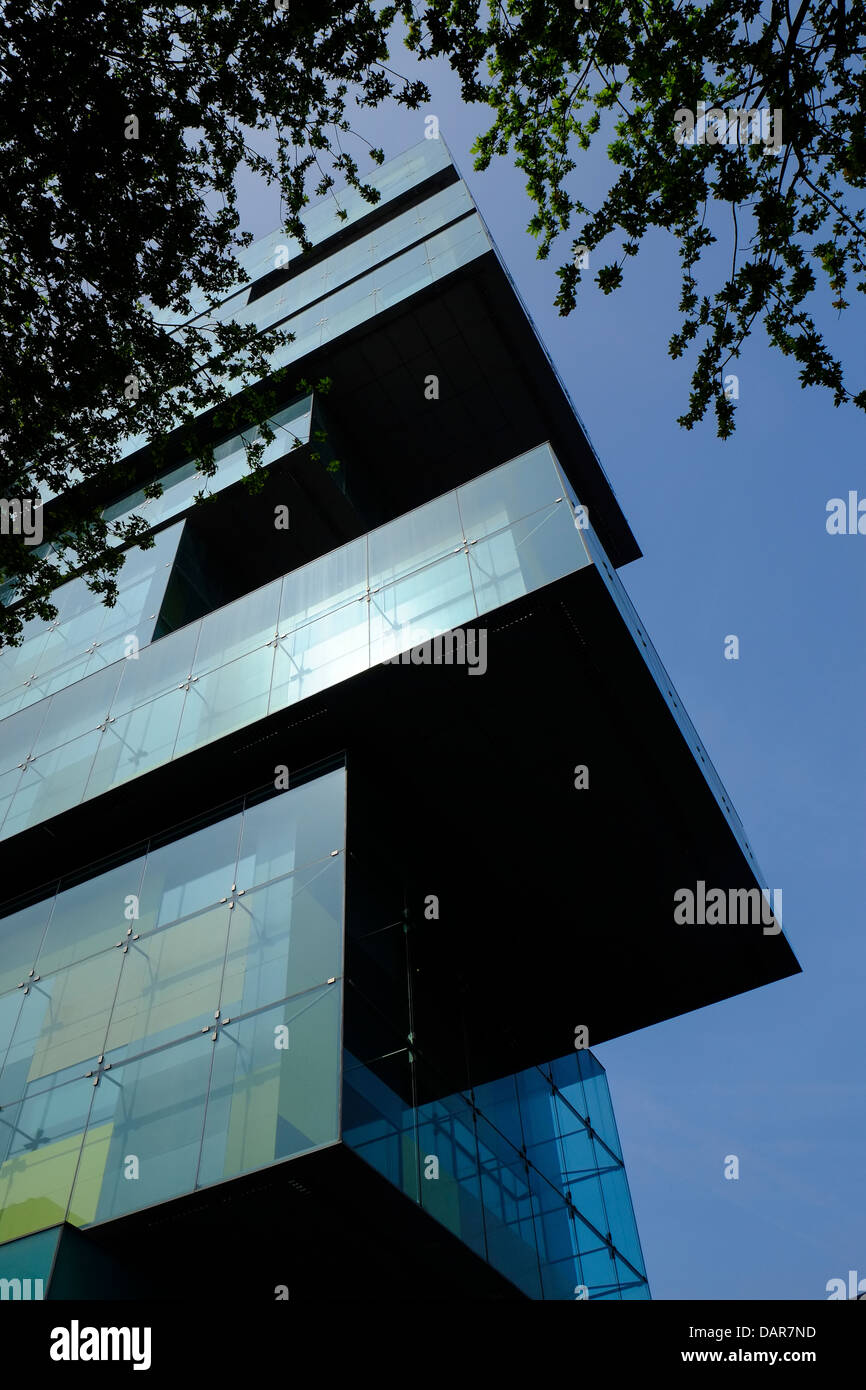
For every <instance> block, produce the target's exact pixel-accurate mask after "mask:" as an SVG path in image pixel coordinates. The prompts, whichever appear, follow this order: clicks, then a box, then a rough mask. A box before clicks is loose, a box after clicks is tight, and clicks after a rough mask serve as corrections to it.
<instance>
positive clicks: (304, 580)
mask: <svg viewBox="0 0 866 1390" xmlns="http://www.w3.org/2000/svg"><path fill="white" fill-rule="evenodd" d="M366 591H367V540H366V537H365V536H362V537H361V538H360V539H359V540H356V541H351V542H350V544H349V545H342V546H340V548H339V550H332V551H330V553H329V554H327V555H323V556H321V557H320V559H318V560H314V561H313V562H312V563H311V564H309V565H303V566H302V567H301V569H297V570H293V571H292V573H291V574H287V575H286V576H285V578H284V579H283V594H282V599H281V602H280V632H281V633H286V632H290V631H291V630H292V629H293V628H296V627H301V626H302V625H303V624H304V623H308V622H311V621H312V619H313V618H318V617H321V616H322V614H324V613H330V612H332V611H333V609H335V608H341V607H342V606H343V605H344V604H347V603H350V602H351V601H352V600H353V599H354V600H356V599H358V598H359V597H360V596H361V595H362V594H365V593H366Z"/></svg>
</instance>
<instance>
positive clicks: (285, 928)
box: [0, 768, 346, 1242]
mask: <svg viewBox="0 0 866 1390" xmlns="http://www.w3.org/2000/svg"><path fill="white" fill-rule="evenodd" d="M345 796H346V786H345V770H344V769H342V768H340V769H337V770H336V771H334V772H330V773H328V774H326V775H324V776H321V777H318V778H316V779H315V780H313V781H310V782H307V783H304V784H303V785H301V786H298V787H296V788H294V789H292V790H289V791H285V792H282V793H279V794H277V795H270V796H268V797H267V799H265V800H261V799H256V798H254V797H251V798H248V799H247V800H246V802H245V803H243V804H242V805H241V806H240V807H238V808H237V809H235V810H234V811H233V812H232V813H231V814H225V815H223V816H222V817H221V818H220V819H215V820H213V821H212V822H210V823H209V824H206V825H202V826H201V827H200V828H198V829H195V830H192V831H191V832H190V833H187V834H184V835H182V836H181V837H180V838H175V839H172V840H170V841H169V842H168V843H159V842H156V841H153V842H149V843H147V844H145V845H143V846H142V847H141V848H140V851H139V852H138V853H136V854H134V855H133V856H131V857H129V858H126V859H125V861H124V862H123V863H120V864H117V865H115V866H114V867H111V868H108V869H106V870H104V871H103V872H101V873H98V874H96V875H95V876H90V877H86V878H84V877H82V878H81V880H80V881H77V882H67V881H61V882H60V884H59V885H58V886H57V889H56V891H55V892H54V893H53V894H52V895H51V896H48V897H43V898H41V899H39V900H38V901H35V902H32V903H30V904H28V905H26V906H24V907H21V908H19V909H18V910H16V911H12V912H10V913H8V914H7V915H6V916H4V917H3V918H0V1242H5V1241H9V1240H13V1239H15V1238H16V1237H18V1236H23V1235H26V1234H28V1233H29V1232H32V1231H36V1230H40V1229H43V1228H46V1227H49V1226H52V1225H55V1224H56V1223H58V1222H61V1221H64V1220H66V1221H68V1222H70V1223H72V1224H73V1225H77V1226H86V1225H89V1224H91V1223H93V1222H97V1221H105V1220H108V1219H110V1218H111V1217H114V1216H119V1215H121V1214H123V1213H125V1212H129V1211H134V1210H137V1209H139V1208H141V1207H145V1206H150V1205H151V1204H153V1203H155V1202H161V1201H165V1200H166V1199H168V1198H170V1197H175V1196H178V1195H180V1194H182V1193H184V1192H189V1191H192V1190H193V1189H195V1188H198V1187H203V1186H206V1185H207V1184H210V1183H216V1182H220V1181H222V1180H223V1179H225V1178H229V1177H233V1176H236V1175H237V1174H240V1173H244V1172H248V1171H250V1170H251V1169H255V1168H259V1167H262V1166H263V1165H265V1164H268V1163H272V1162H274V1161H275V1160H276V1159H281V1158H287V1157H289V1156H291V1155H294V1154H298V1153H303V1152H305V1151H308V1150H310V1149H313V1148H317V1147H319V1146H321V1145H325V1144H332V1143H335V1142H336V1141H337V1139H338V1136H339V1094H340V1039H341V1014H342V974H343V967H342V962H343V921H344V863H345V853H344V850H345Z"/></svg>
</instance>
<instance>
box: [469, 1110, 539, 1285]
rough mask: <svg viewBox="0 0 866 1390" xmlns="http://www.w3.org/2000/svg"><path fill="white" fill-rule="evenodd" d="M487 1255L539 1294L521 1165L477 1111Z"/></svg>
mask: <svg viewBox="0 0 866 1390" xmlns="http://www.w3.org/2000/svg"><path fill="white" fill-rule="evenodd" d="M475 1118H476V1126H477V1132H478V1155H479V1160H480V1164H481V1190H482V1197H483V1202H484V1226H485V1233H486V1239H487V1258H488V1260H489V1261H490V1263H491V1264H492V1265H494V1266H495V1267H496V1268H497V1269H498V1270H500V1271H501V1272H502V1273H503V1274H504V1275H505V1277H506V1278H507V1279H510V1280H511V1281H512V1283H514V1284H516V1285H517V1287H518V1288H519V1289H522V1290H523V1292H524V1293H525V1294H527V1295H528V1297H530V1298H540V1297H541V1278H540V1274H539V1269H538V1253H537V1250H536V1245H535V1225H534V1222H533V1216H532V1203H531V1197H530V1191H529V1183H528V1179H527V1176H526V1170H525V1165H524V1162H523V1159H522V1158H521V1156H520V1154H519V1153H517V1151H516V1150H515V1149H513V1148H512V1146H511V1145H510V1144H508V1143H507V1142H506V1141H505V1140H504V1139H503V1138H502V1136H501V1134H499V1132H498V1131H497V1130H494V1129H493V1128H492V1126H491V1125H489V1124H488V1123H487V1121H486V1120H484V1119H483V1118H482V1117H481V1116H480V1115H476V1117H475Z"/></svg>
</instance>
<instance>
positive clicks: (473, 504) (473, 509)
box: [457, 444, 562, 540]
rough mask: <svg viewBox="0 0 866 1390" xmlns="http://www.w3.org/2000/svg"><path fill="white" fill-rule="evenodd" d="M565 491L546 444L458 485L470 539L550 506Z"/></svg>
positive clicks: (463, 515)
mask: <svg viewBox="0 0 866 1390" xmlns="http://www.w3.org/2000/svg"><path fill="white" fill-rule="evenodd" d="M561 495H562V486H561V484H560V480H559V475H558V474H557V472H556V468H555V467H554V463H553V455H552V453H551V451H550V448H549V446H548V445H547V444H541V445H539V447H538V448H537V449H530V451H529V452H528V453H526V454H520V455H519V456H518V457H517V458H516V459H511V460H510V461H509V462H508V463H504V464H502V466H501V467H500V468H493V469H491V471H490V472H489V473H483V474H482V475H481V477H480V478H473V480H472V482H471V483H464V484H463V486H462V487H459V488H458V489H457V500H458V502H459V505H460V515H461V517H462V519H463V528H464V530H465V532H466V535H467V536H468V538H469V539H470V540H477V539H478V538H479V537H481V536H489V535H490V533H491V532H492V531H500V530H501V529H502V528H503V527H504V526H511V525H512V524H513V523H514V522H515V521H518V520H519V519H520V518H521V517H524V516H529V515H530V513H531V512H537V511H538V510H539V508H540V507H545V506H549V505H551V504H552V503H554V502H555V501H556V498H557V497H560V496H561Z"/></svg>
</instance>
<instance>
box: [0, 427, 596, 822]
mask: <svg viewBox="0 0 866 1390" xmlns="http://www.w3.org/2000/svg"><path fill="white" fill-rule="evenodd" d="M142 553H143V554H153V552H151V551H146V552H142ZM587 564H589V557H588V555H587V552H586V549H585V546H584V544H583V542H582V540H581V532H580V531H578V530H577V529H576V528H575V526H574V523H573V518H572V515H571V510H570V508H569V506H568V504H567V502H566V500H565V493H564V489H563V484H562V479H561V477H560V474H559V471H558V468H557V465H556V460H555V459H554V456H553V453H552V451H551V449H550V447H549V446H548V445H546V444H545V445H541V446H540V447H539V448H537V449H533V450H531V451H530V452H529V453H526V454H523V455H521V456H520V457H519V458H516V459H512V460H511V462H510V463H507V464H503V465H502V466H501V467H499V468H495V469H493V470H492V471H491V472H489V473H485V474H484V475H483V476H482V477H480V478H476V479H474V480H473V481H472V482H470V483H467V484H466V485H465V486H463V487H459V488H456V489H455V490H454V491H453V492H450V493H447V494H445V495H444V496H443V497H439V498H436V499H435V500H434V501H432V502H429V503H427V504H425V505H424V506H423V507H419V508H416V509H415V510H414V511H412V512H409V513H407V514H406V515H405V516H402V517H399V518H398V519H397V520H396V521H393V522H389V523H388V525H386V526H382V527H379V528H378V529H377V530H375V531H371V532H370V533H369V534H368V535H367V536H364V537H361V538H360V539H359V540H356V541H351V542H349V544H348V545H345V546H341V547H340V548H339V549H338V550H334V551H331V552H330V553H329V554H327V555H324V556H322V557H321V558H320V559H318V560H314V561H312V563H310V564H308V565H304V566H302V567H301V568H300V569H297V570H293V571H292V572H291V573H289V574H287V575H285V576H284V577H283V578H282V579H277V580H274V581H273V582H272V583H270V584H267V585H265V586H264V587H262V588H260V589H256V590H254V591H253V592H252V593H249V594H246V595H245V596H244V597H243V598H241V599H238V600H236V602H234V603H232V604H228V605H226V606H225V607H223V608H220V609H217V610H215V611H214V612H212V613H209V614H208V615H207V616H205V617H204V618H202V619H200V620H199V621H198V622H195V623H190V624H188V625H187V626H185V627H182V628H179V629H178V630H177V631H175V632H172V633H170V634H169V635H168V636H166V637H162V638H160V639H159V640H158V641H155V642H152V643H151V644H150V646H148V647H143V648H142V649H141V650H140V651H136V653H135V656H134V659H131V658H123V659H121V660H119V661H115V662H114V664H113V665H111V666H109V667H105V668H100V669H98V670H96V671H94V673H93V674H88V675H87V676H85V677H84V678H83V679H80V680H77V681H76V682H75V684H74V685H72V686H70V687H69V689H66V690H62V691H60V692H59V693H58V694H56V695H54V696H52V697H51V698H49V699H47V700H43V701H41V702H39V703H38V704H34V705H32V706H31V707H30V708H29V709H27V710H26V711H24V712H23V713H19V714H17V715H16V716H14V717H13V718H9V719H6V720H4V721H0V798H2V804H0V816H2V828H0V839H5V838H8V837H9V836H10V835H15V834H17V833H18V832H20V831H21V830H24V829H26V828H27V827H28V826H32V825H35V824H38V823H39V822H40V821H42V820H45V819H47V818H49V817H50V816H54V815H58V814H59V813H60V812H62V811H65V810H68V809H69V808H70V807H72V806H75V805H77V804H79V803H80V802H82V801H85V800H88V799H89V798H90V797H94V796H98V795H100V794H101V793H102V792H104V791H107V790H108V789H109V788H110V787H115V786H118V785H119V784H121V783H123V782H128V781H130V780H131V779H132V778H135V777H138V776H141V775H142V774H144V773H146V772H149V771H151V770H152V769H153V768H156V767H160V766H162V765H163V764H165V763H167V762H169V761H171V760H173V759H175V758H179V757H182V756H183V755H184V754H185V753H188V752H191V751H192V750H193V749H197V748H201V747H203V746H204V745H206V744H208V743H211V742H213V741H214V740H216V739H218V738H221V737H223V736H224V735H226V734H229V733H232V732H233V731H234V730H236V729H240V728H244V727H245V726H247V725H248V724H252V723H254V722H255V721H256V720H259V719H263V718H265V717H266V716H267V715H270V714H274V713H276V712H277V711H280V710H283V709H286V708H288V707H289V706H291V705H294V704H296V703H297V702H298V701H300V700H303V699H306V698H307V697H308V696H310V695H314V694H317V693H318V692H320V691H322V690H324V689H326V688H327V687H329V686H331V685H334V684H335V683H337V682H338V681H343V680H347V679H348V678H349V677H351V676H354V675H356V674H357V673H359V672H361V671H365V670H368V669H369V668H370V667H371V666H374V665H376V664H378V663H381V662H385V661H389V660H391V659H392V658H393V657H394V656H395V655H398V654H399V653H400V652H403V651H407V650H408V649H409V648H411V647H414V646H417V645H418V644H420V643H422V642H424V641H427V640H429V639H430V638H432V637H435V636H437V635H439V634H441V633H445V632H448V631H450V630H451V629H452V628H454V627H457V626H460V625H461V624H465V623H472V622H474V621H476V620H478V619H480V618H483V616H484V614H485V613H489V612H491V611H492V610H494V609H496V608H499V607H501V606H502V605H503V604H505V603H508V602H510V601H511V600H513V599H516V598H519V597H520V596H521V595H523V594H527V593H530V592H532V591H533V590H536V589H539V588H541V587H542V586H543V585H545V584H550V583H552V582H553V581H554V580H556V579H559V578H561V577H562V576H563V575H565V574H569V573H572V572H573V571H575V570H578V569H581V568H582V567H583V566H585V565H587Z"/></svg>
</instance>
